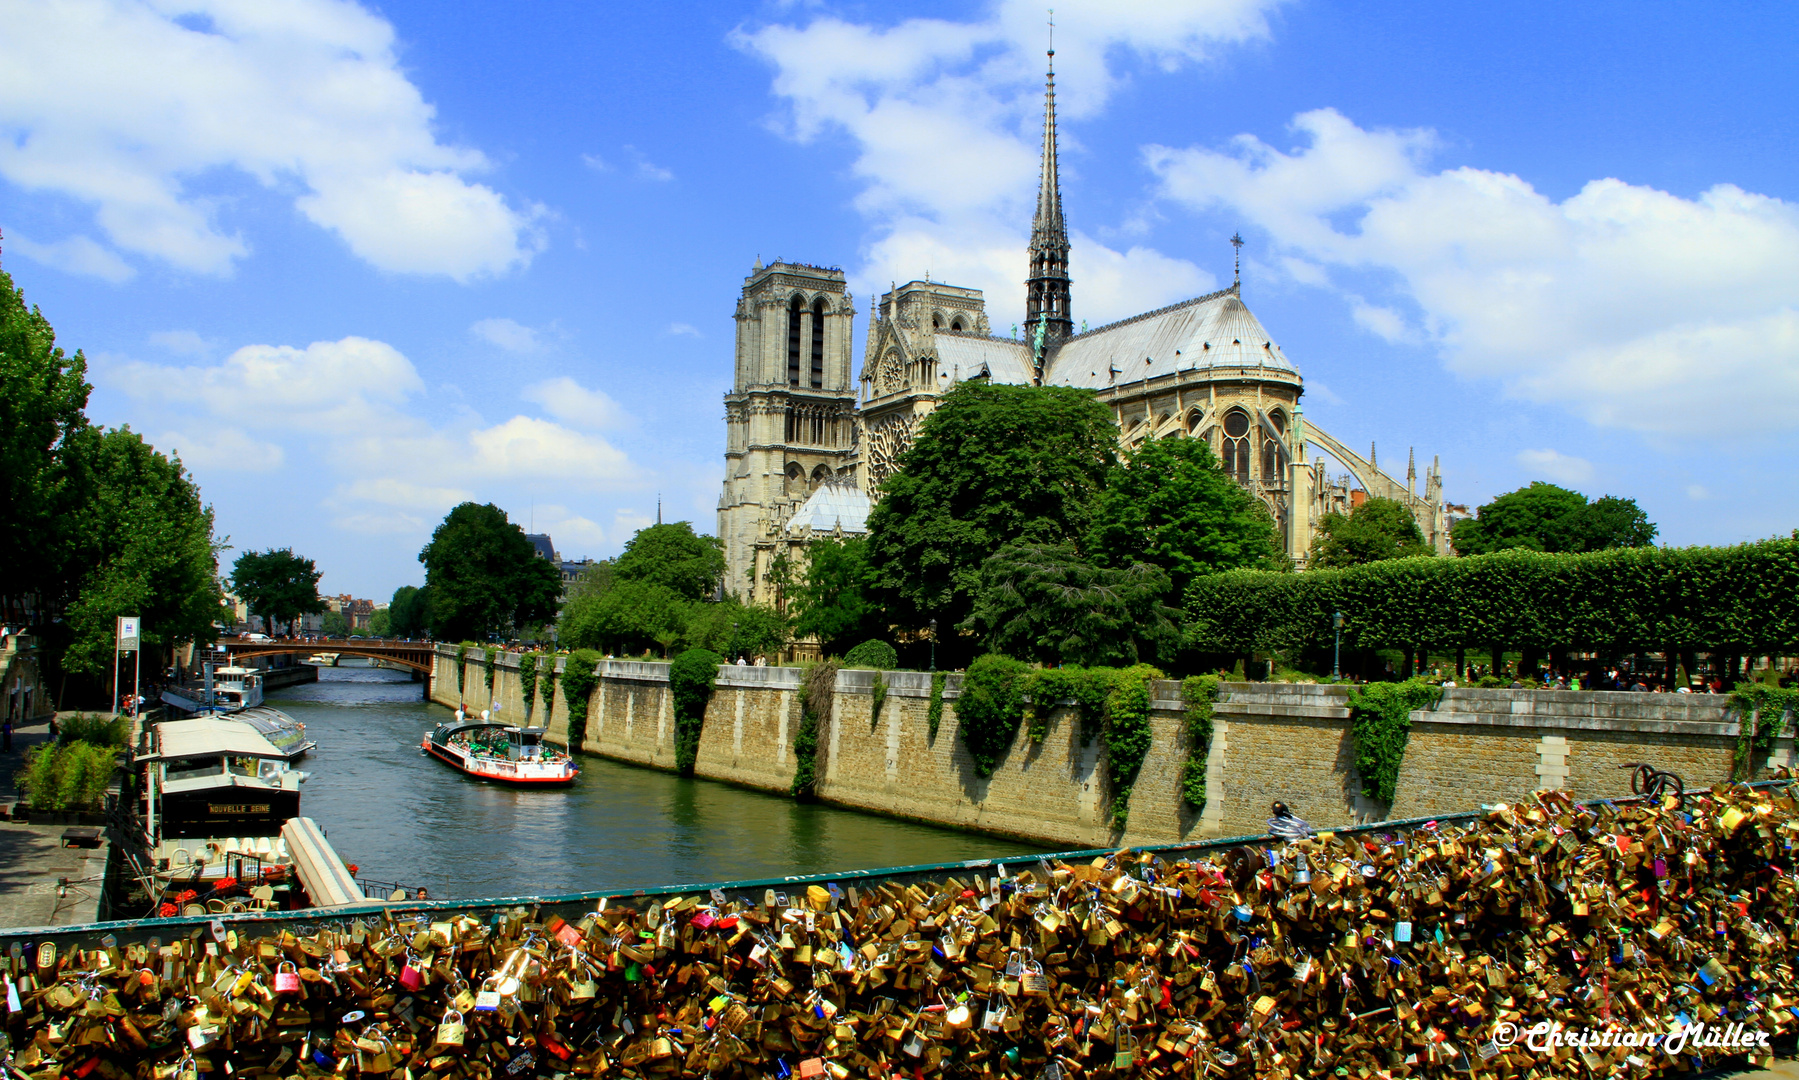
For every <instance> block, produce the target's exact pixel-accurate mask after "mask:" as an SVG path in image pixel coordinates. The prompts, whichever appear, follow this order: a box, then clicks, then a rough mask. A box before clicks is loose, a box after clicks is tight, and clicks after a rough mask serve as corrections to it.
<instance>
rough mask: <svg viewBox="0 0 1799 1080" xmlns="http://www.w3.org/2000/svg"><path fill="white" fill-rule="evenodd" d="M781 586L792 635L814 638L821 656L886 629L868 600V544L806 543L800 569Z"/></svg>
mask: <svg viewBox="0 0 1799 1080" xmlns="http://www.w3.org/2000/svg"><path fill="white" fill-rule="evenodd" d="M795 576H797V578H798V580H797V581H790V582H789V583H788V584H787V585H786V586H785V591H786V595H787V610H788V611H790V612H791V613H792V614H793V632H794V634H795V635H797V636H799V637H816V638H818V639H819V640H820V641H821V642H823V643H824V647H825V652H826V654H833V653H838V652H841V651H842V650H843V648H844V647H845V646H846V645H849V644H850V643H851V642H857V641H866V640H867V639H869V638H870V637H873V636H875V635H876V634H879V633H881V632H883V631H884V630H886V628H887V620H886V618H885V613H884V612H883V611H882V610H881V608H880V606H879V605H878V604H877V603H876V602H875V599H874V597H873V595H872V594H873V592H874V589H873V575H872V573H871V572H870V570H869V565H868V540H867V539H866V538H865V537H860V536H855V537H850V538H848V539H844V540H838V539H835V538H833V537H820V538H818V539H816V540H813V541H812V542H811V543H810V544H807V545H806V565H805V569H804V570H803V571H802V572H801V573H800V574H798V575H795Z"/></svg>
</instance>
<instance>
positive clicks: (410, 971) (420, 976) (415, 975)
mask: <svg viewBox="0 0 1799 1080" xmlns="http://www.w3.org/2000/svg"><path fill="white" fill-rule="evenodd" d="M400 985H401V986H403V987H405V988H406V989H408V990H417V989H418V988H419V987H421V986H423V985H425V973H424V972H423V971H420V970H419V968H418V965H417V964H416V963H415V962H414V961H413V959H412V958H411V957H410V956H409V957H407V958H406V966H405V967H403V968H401V969H400Z"/></svg>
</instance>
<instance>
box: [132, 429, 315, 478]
mask: <svg viewBox="0 0 1799 1080" xmlns="http://www.w3.org/2000/svg"><path fill="white" fill-rule="evenodd" d="M150 443H151V445H153V446H155V447H156V448H157V449H159V450H163V451H165V452H169V453H174V454H179V455H180V456H181V461H182V464H184V465H186V466H187V467H188V468H189V469H204V470H207V471H212V472H272V471H274V470H275V469H279V468H280V467H281V466H282V465H283V464H284V463H285V462H286V461H287V454H286V453H285V452H284V451H283V450H282V449H281V447H279V446H276V445H275V444H274V443H271V442H264V441H263V440H261V439H257V438H253V437H252V436H250V435H249V434H248V433H247V432H245V431H244V430H243V429H242V428H237V427H209V428H202V429H201V430H199V431H171V432H167V433H164V434H162V435H159V436H157V437H155V438H152V439H151V440H150Z"/></svg>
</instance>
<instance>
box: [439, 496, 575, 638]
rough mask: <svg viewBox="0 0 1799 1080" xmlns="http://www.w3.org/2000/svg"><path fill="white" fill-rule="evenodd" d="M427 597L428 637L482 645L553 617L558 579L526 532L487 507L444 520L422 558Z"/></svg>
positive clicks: (465, 507)
mask: <svg viewBox="0 0 1799 1080" xmlns="http://www.w3.org/2000/svg"><path fill="white" fill-rule="evenodd" d="M419 562H421V563H424V564H425V587H426V588H428V589H429V590H430V591H431V629H432V632H433V634H434V635H435V636H436V637H438V638H441V639H444V640H448V641H456V640H460V639H463V638H468V639H473V640H483V641H484V640H487V639H488V638H490V637H492V636H493V635H496V634H499V633H502V632H505V631H510V630H512V629H513V628H515V627H522V626H528V625H530V624H532V623H539V622H548V621H550V620H552V619H554V618H555V617H556V608H557V603H558V601H559V600H560V599H561V596H562V574H561V572H560V571H558V570H557V568H556V566H555V564H554V563H551V562H550V561H549V560H547V559H543V558H540V557H539V556H538V554H537V551H536V549H535V548H533V547H532V546H531V541H529V540H527V539H525V531H524V530H523V529H521V528H519V527H518V526H517V525H515V524H513V523H512V522H510V521H508V520H507V519H506V512H505V511H504V510H501V509H500V508H499V507H497V506H494V505H493V504H492V503H489V504H487V505H485V506H480V505H477V504H475V503H472V502H466V503H463V504H462V505H460V506H458V507H456V508H455V509H453V510H451V511H450V512H449V513H448V514H447V515H445V517H444V520H443V523H442V524H440V525H439V526H438V527H437V529H436V531H435V532H433V533H432V534H431V542H430V543H428V544H426V545H425V547H424V550H422V551H420V552H419Z"/></svg>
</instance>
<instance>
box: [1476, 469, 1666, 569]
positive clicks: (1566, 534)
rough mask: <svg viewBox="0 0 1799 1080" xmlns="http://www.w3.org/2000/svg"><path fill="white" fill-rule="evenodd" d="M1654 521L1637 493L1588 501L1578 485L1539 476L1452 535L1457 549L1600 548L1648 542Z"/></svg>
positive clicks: (1652, 538) (1479, 552)
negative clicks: (1573, 487)
mask: <svg viewBox="0 0 1799 1080" xmlns="http://www.w3.org/2000/svg"><path fill="white" fill-rule="evenodd" d="M1655 534H1656V527H1655V525H1654V524H1653V523H1651V522H1650V520H1649V515H1647V514H1645V513H1644V512H1643V511H1642V509H1641V508H1640V507H1638V506H1637V503H1636V500H1635V499H1621V498H1618V497H1617V496H1615V495H1605V496H1602V497H1600V498H1598V499H1595V500H1594V501H1592V502H1590V503H1589V502H1588V501H1587V497H1586V496H1585V495H1582V494H1581V493H1580V492H1578V491H1569V490H1568V489H1567V488H1564V487H1557V486H1556V485H1555V484H1546V483H1543V482H1542V481H1540V480H1539V481H1537V482H1535V483H1533V484H1531V485H1530V486H1528V487H1522V488H1519V489H1518V490H1517V491H1510V492H1507V493H1506V494H1504V495H1500V496H1498V497H1496V498H1494V499H1493V501H1492V502H1489V503H1487V504H1486V505H1485V506H1483V507H1481V508H1480V509H1479V510H1478V511H1476V512H1475V516H1474V517H1472V518H1467V519H1464V520H1462V521H1458V522H1456V523H1455V526H1454V528H1452V529H1451V530H1450V539H1451V541H1452V542H1453V543H1454V544H1455V549H1456V552H1457V553H1458V554H1461V555H1488V554H1491V553H1493V552H1495V551H1506V550H1509V549H1511V548H1525V549H1527V550H1530V551H1551V552H1577V551H1604V550H1605V549H1607V548H1631V547H1648V546H1649V545H1650V544H1652V543H1654V542H1655Z"/></svg>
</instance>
